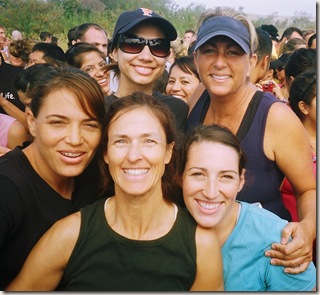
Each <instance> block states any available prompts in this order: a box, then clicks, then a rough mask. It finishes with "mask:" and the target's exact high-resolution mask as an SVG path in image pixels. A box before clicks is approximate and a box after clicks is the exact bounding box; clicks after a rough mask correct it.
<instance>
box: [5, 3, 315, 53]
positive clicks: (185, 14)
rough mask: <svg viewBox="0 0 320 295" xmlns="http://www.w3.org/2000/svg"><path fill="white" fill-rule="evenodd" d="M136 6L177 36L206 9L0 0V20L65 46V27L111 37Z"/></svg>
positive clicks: (301, 19)
mask: <svg viewBox="0 0 320 295" xmlns="http://www.w3.org/2000/svg"><path fill="white" fill-rule="evenodd" d="M137 7H147V8H151V9H153V10H154V11H156V12H157V13H159V14H160V15H162V16H163V17H165V18H166V19H168V20H169V21H170V22H172V24H173V25H174V26H175V27H176V29H177V31H178V34H179V35H180V36H182V35H183V33H184V31H185V30H186V29H194V30H197V21H198V18H199V16H200V14H201V13H202V12H203V11H204V10H205V7H204V6H203V5H196V4H195V3H191V4H190V5H189V6H187V7H184V8H181V7H179V6H178V5H177V4H176V3H175V2H174V0H157V1H155V0H0V20H1V21H0V22H1V24H2V25H4V26H5V27H6V28H7V30H8V32H11V31H12V30H15V29H17V30H19V31H21V32H22V33H23V35H24V36H25V37H31V38H36V39H38V38H39V33H40V32H41V31H49V32H51V33H52V34H53V35H55V36H57V37H59V40H60V43H59V45H60V44H61V43H62V44H63V45H64V44H66V43H67V41H66V35H67V32H68V30H69V29H70V28H72V27H74V26H76V25H79V24H81V23H85V22H94V23H97V24H99V25H101V26H102V27H103V28H104V29H105V30H106V32H107V33H108V35H109V37H112V32H113V28H114V25H115V23H116V20H117V18H118V16H119V15H120V14H121V13H122V12H123V11H125V10H133V9H136V8H137ZM239 9H240V10H242V9H243V7H239ZM252 22H253V24H254V25H255V26H256V27H258V26H260V25H261V24H274V25H275V26H276V27H277V28H278V30H279V34H281V32H282V31H283V30H284V29H285V28H287V27H288V26H296V27H298V28H300V29H301V30H304V29H311V28H314V29H315V28H316V20H315V19H312V18H311V17H310V16H308V15H307V14H306V13H302V12H300V13H296V14H295V16H294V17H292V18H284V17H279V16H278V15H277V13H274V14H272V15H270V16H264V17H257V18H255V19H252ZM60 46H61V45H60ZM62 47H63V48H64V49H65V46H62Z"/></svg>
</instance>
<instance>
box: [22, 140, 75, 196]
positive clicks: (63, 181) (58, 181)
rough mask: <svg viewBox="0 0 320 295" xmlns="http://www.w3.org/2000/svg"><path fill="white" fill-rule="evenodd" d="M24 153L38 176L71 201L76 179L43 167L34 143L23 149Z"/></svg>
mask: <svg viewBox="0 0 320 295" xmlns="http://www.w3.org/2000/svg"><path fill="white" fill-rule="evenodd" d="M23 152H24V154H25V155H26V157H27V159H28V160H29V162H30V164H31V166H32V168H33V169H34V170H35V171H36V172H37V174H38V175H39V176H40V177H41V178H42V179H43V180H44V181H45V182H46V183H47V184H48V185H49V186H50V187H51V188H52V189H54V190H55V191H56V192H57V193H58V194H59V195H61V197H63V198H64V199H69V200H71V198H72V193H73V191H74V187H75V184H74V177H62V176H60V175H57V174H55V173H54V172H52V171H49V169H50V168H49V169H48V166H46V165H43V161H42V160H41V158H40V157H39V153H38V152H37V151H36V150H35V148H34V143H31V144H30V145H29V146H28V147H26V148H25V149H23Z"/></svg>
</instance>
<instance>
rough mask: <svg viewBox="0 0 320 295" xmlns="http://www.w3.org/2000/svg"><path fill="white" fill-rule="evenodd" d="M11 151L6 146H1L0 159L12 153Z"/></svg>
mask: <svg viewBox="0 0 320 295" xmlns="http://www.w3.org/2000/svg"><path fill="white" fill-rule="evenodd" d="M10 151H11V150H10V149H9V148H7V147H5V146H2V145H0V157H1V156H3V155H4V154H6V153H7V152H10Z"/></svg>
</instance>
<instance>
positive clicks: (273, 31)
mask: <svg viewBox="0 0 320 295" xmlns="http://www.w3.org/2000/svg"><path fill="white" fill-rule="evenodd" d="M260 28H261V29H262V30H264V31H266V32H268V33H269V35H270V38H271V40H273V41H276V42H278V39H279V34H278V29H277V28H276V27H275V26H274V25H261V26H260Z"/></svg>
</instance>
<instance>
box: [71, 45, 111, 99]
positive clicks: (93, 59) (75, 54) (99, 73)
mask: <svg viewBox="0 0 320 295" xmlns="http://www.w3.org/2000/svg"><path fill="white" fill-rule="evenodd" d="M65 56H66V60H67V63H68V64H69V65H71V66H73V67H76V68H78V69H80V70H82V71H84V72H86V73H87V74H88V75H89V76H90V77H92V78H93V79H95V80H96V81H97V83H98V84H99V86H100V88H101V90H102V92H103V93H104V94H106V95H110V94H111V91H110V72H109V70H110V69H111V67H112V68H115V67H116V65H115V64H113V65H107V63H106V60H105V56H104V54H103V53H102V52H101V51H100V50H99V49H98V48H97V47H96V46H94V45H92V44H89V43H86V42H80V43H76V44H74V45H72V46H71V47H70V48H69V49H68V50H67V52H66V55H65Z"/></svg>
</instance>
